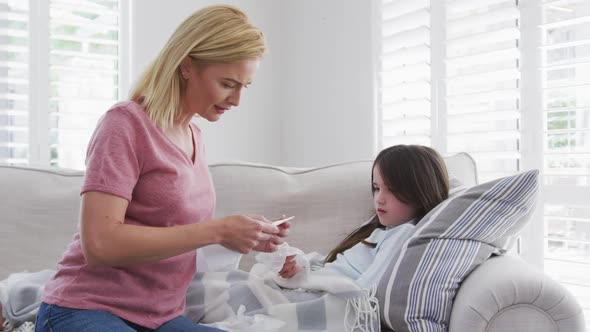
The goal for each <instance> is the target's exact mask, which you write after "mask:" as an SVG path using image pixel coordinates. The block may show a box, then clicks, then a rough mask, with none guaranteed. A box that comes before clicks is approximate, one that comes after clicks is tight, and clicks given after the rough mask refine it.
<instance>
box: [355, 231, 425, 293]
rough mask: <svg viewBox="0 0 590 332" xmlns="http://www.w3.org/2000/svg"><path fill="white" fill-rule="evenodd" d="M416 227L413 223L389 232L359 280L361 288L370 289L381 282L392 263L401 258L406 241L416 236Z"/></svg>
mask: <svg viewBox="0 0 590 332" xmlns="http://www.w3.org/2000/svg"><path fill="white" fill-rule="evenodd" d="M415 227H416V226H415V225H414V224H412V223H405V224H403V225H399V226H396V227H395V228H394V229H392V230H390V231H389V232H391V233H389V234H388V236H387V237H386V238H385V239H383V241H382V242H381V243H380V244H378V247H377V254H376V255H375V259H374V260H373V262H372V263H371V265H370V266H369V267H368V268H367V269H366V270H365V271H363V273H362V275H361V276H360V277H359V278H358V279H357V283H358V284H359V285H360V286H362V287H364V288H370V287H371V286H372V285H373V284H375V283H377V282H379V279H381V276H382V275H383V273H384V272H385V269H386V268H387V267H388V266H389V265H390V262H391V261H392V260H396V259H397V258H398V257H399V255H400V253H401V251H402V249H403V247H404V245H405V243H406V241H407V240H408V239H409V238H410V236H412V234H414V228H415Z"/></svg>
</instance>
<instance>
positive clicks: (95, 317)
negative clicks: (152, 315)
mask: <svg viewBox="0 0 590 332" xmlns="http://www.w3.org/2000/svg"><path fill="white" fill-rule="evenodd" d="M81 331H84V332H139V331H141V332H149V331H154V332H173V331H180V332H184V331H191V332H223V331H222V330H220V329H216V328H213V327H208V326H203V325H201V324H197V323H195V322H193V321H191V320H189V319H188V318H186V317H183V316H178V317H176V318H174V319H172V320H171V321H169V322H166V323H164V324H163V325H162V326H160V327H158V328H157V329H155V330H150V329H148V328H146V327H143V326H140V325H137V324H135V323H132V322H130V321H127V320H124V319H122V318H120V317H117V316H115V315H113V314H111V313H108V312H106V311H100V310H83V309H70V308H64V307H60V306H57V305H53V304H47V303H42V304H41V307H39V313H38V314H37V321H36V323H35V332H81Z"/></svg>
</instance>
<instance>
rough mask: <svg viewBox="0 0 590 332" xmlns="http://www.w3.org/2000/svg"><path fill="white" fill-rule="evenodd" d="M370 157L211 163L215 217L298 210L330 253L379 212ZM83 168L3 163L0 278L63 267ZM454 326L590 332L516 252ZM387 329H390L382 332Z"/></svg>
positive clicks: (478, 288) (473, 288)
mask: <svg viewBox="0 0 590 332" xmlns="http://www.w3.org/2000/svg"><path fill="white" fill-rule="evenodd" d="M445 162H446V164H447V167H448V169H449V173H450V174H451V175H452V176H454V177H455V178H457V179H459V180H460V181H461V182H463V183H464V184H465V185H467V186H471V185H475V184H476V183H477V172H476V165H475V163H474V161H473V159H472V158H471V157H470V156H469V155H467V154H465V153H461V154H457V155H453V156H449V157H445ZM371 166H372V162H371V161H354V162H346V163H340V164H334V165H328V166H322V167H314V168H291V167H278V166H271V165H262V164H252V163H242V162H231V163H229V162H228V163H216V164H211V165H210V170H211V174H212V177H213V182H214V184H215V188H216V195H217V209H216V216H224V215H231V214H238V213H253V214H262V215H265V216H267V217H268V218H274V217H278V216H280V215H283V214H284V215H287V216H291V215H292V216H295V219H294V220H292V222H291V223H292V230H291V234H290V236H289V237H288V239H287V242H288V243H289V245H291V246H295V247H298V248H300V249H302V250H303V251H305V252H312V251H316V252H319V253H323V254H326V253H327V252H328V251H329V250H330V249H331V248H333V247H334V246H335V245H336V244H337V243H338V242H339V241H340V240H341V239H342V238H343V237H344V236H345V235H346V234H348V233H349V232H350V231H351V230H352V229H354V228H356V227H358V226H359V225H360V224H361V223H362V222H364V221H366V220H367V219H368V218H369V217H370V216H371V215H372V212H373V208H372V198H371V191H370V174H371ZM82 180H83V172H80V171H71V170H65V169H55V168H45V169H43V168H32V167H21V166H8V165H3V166H0V202H1V203H0V216H2V217H1V222H0V236H1V241H0V252H1V253H2V254H1V255H0V279H4V278H6V277H7V276H8V275H9V274H10V273H13V272H21V271H25V270H26V271H37V270H41V269H45V268H55V264H56V262H57V261H58V260H59V258H60V257H61V255H62V254H63V252H64V250H65V249H66V246H67V244H68V243H69V242H70V240H71V239H72V237H73V234H74V233H75V232H76V230H77V224H78V214H79V200H80V197H79V190H80V187H81V184H82ZM197 257H198V258H197V267H198V270H201V271H203V270H228V269H234V268H238V266H239V268H241V269H245V270H247V269H248V268H249V267H250V266H251V265H252V264H253V262H254V254H248V255H244V256H243V257H242V256H241V255H238V254H235V253H233V252H230V251H228V250H226V249H225V248H223V247H220V246H210V247H207V248H203V249H201V250H199V251H198V255H197ZM448 329H449V331H451V332H467V331H469V332H471V331H473V332H479V331H482V332H483V331H487V332H492V331H502V332H510V331H536V332H540V331H543V332H545V331H547V332H549V331H554V332H557V331H561V332H563V331H567V332H578V331H580V332H581V331H585V325H584V315H583V311H582V308H581V306H580V304H579V303H578V301H577V300H576V299H575V297H574V296H573V295H572V294H571V293H569V292H568V291H567V290H566V289H565V288H564V287H563V286H561V285H560V284H559V283H557V282H556V281H554V280H552V279H550V278H549V277H548V276H546V275H545V274H544V273H543V272H542V271H539V270H537V269H536V268H535V267H533V266H531V265H530V264H528V263H526V262H525V261H523V260H522V259H520V258H519V257H517V256H511V255H503V256H497V257H492V258H490V259H488V260H487V261H485V262H484V263H483V264H481V265H479V266H478V267H477V268H476V269H475V270H474V271H473V272H471V273H470V274H469V275H468V277H467V278H466V279H465V280H464V281H463V282H462V283H461V285H460V288H459V290H458V292H457V294H456V296H455V298H454V300H453V305H452V312H451V316H450V324H449V328H448ZM383 330H384V331H385V330H386V329H383Z"/></svg>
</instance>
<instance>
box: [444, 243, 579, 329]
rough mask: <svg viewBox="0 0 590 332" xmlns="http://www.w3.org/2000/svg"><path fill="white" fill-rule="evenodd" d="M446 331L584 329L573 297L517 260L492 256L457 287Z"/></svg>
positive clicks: (577, 305) (555, 283) (522, 261)
mask: <svg viewBox="0 0 590 332" xmlns="http://www.w3.org/2000/svg"><path fill="white" fill-rule="evenodd" d="M449 331H450V332H460V331H473V332H479V331H482V332H484V331H486V332H492V331H498V332H499V331H503V332H510V331H543V332H545V331H555V332H557V331H569V332H578V331H579V332H583V331H585V322H584V314H583V311H582V308H581V306H580V304H579V303H578V301H577V300H576V299H575V298H574V296H573V295H572V294H571V293H570V292H569V291H567V290H566V289H565V288H564V287H563V286H562V285H560V284H559V283H557V282H556V281H554V280H552V279H551V278H549V277H548V276H547V275H545V274H544V273H543V272H541V271H539V270H537V269H536V268H535V267H533V266H532V265H530V264H528V263H526V262H525V261H524V260H522V259H521V258H518V257H515V256H509V255H507V256H499V257H493V258H490V259H489V260H487V261H486V262H484V263H483V264H482V265H480V266H479V267H478V268H476V269H475V270H474V271H473V272H472V273H471V274H470V275H469V276H468V277H467V278H466V279H465V281H464V282H463V283H462V284H461V286H460V287H459V291H458V292H457V296H456V297H455V300H454V303H453V309H452V312H451V320H450V326H449Z"/></svg>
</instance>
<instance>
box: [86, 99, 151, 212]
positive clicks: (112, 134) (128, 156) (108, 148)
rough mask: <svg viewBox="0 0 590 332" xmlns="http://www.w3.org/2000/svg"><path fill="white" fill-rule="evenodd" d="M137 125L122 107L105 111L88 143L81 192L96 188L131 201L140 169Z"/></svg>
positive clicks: (138, 124)
mask: <svg viewBox="0 0 590 332" xmlns="http://www.w3.org/2000/svg"><path fill="white" fill-rule="evenodd" d="M140 133H141V124H140V122H139V120H138V119H137V118H134V117H133V115H132V114H130V113H129V112H128V110H127V109H125V108H124V107H117V108H114V109H111V110H109V111H108V112H107V113H106V114H105V115H104V116H103V117H102V118H101V119H100V121H99V123H98V125H97V127H96V129H95V131H94V134H93V135H92V138H91V139H90V142H89V144H88V151H87V154H86V174H85V178H84V184H83V186H82V190H81V194H83V193H85V192H88V191H100V192H104V193H107V194H112V195H115V196H119V197H122V198H125V199H126V200H128V201H131V198H132V193H133V189H134V187H135V185H136V183H137V180H138V179H139V175H140V170H141V166H140V165H141V147H140V146H139V142H140V141H141V140H140V139H139V138H138V137H139V136H140Z"/></svg>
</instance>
